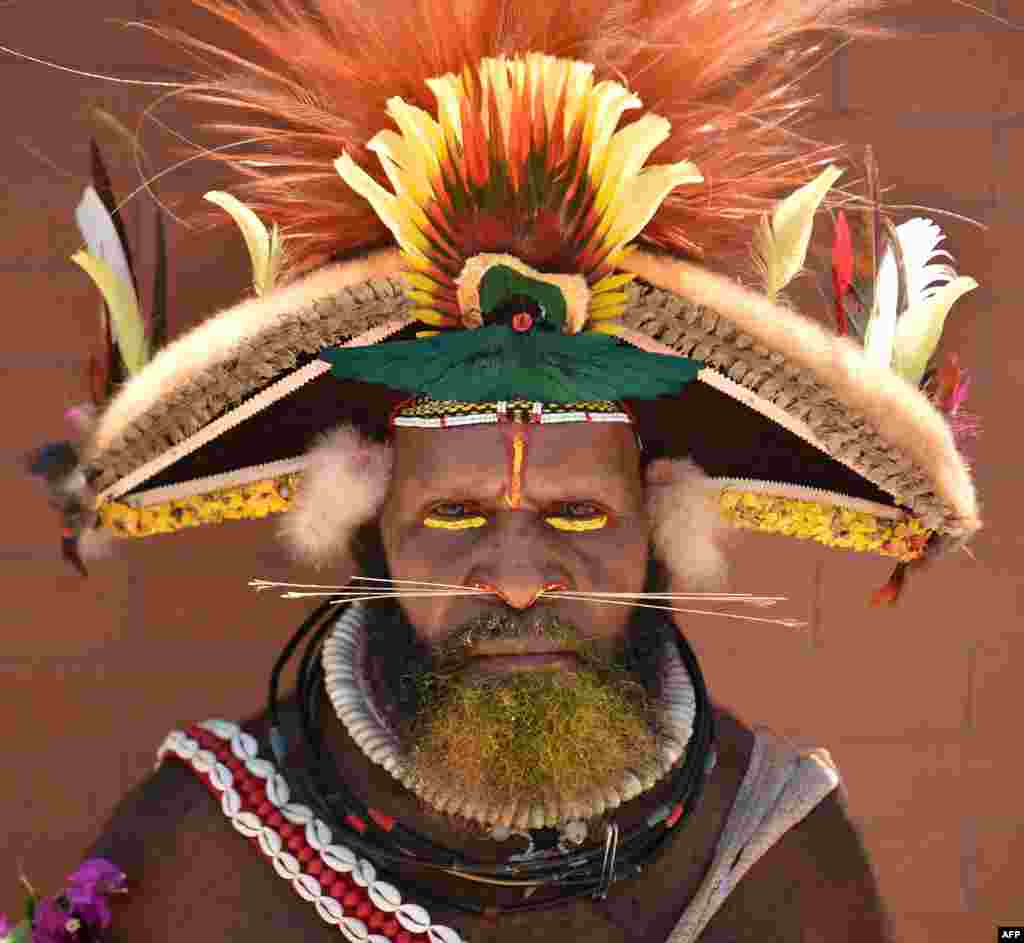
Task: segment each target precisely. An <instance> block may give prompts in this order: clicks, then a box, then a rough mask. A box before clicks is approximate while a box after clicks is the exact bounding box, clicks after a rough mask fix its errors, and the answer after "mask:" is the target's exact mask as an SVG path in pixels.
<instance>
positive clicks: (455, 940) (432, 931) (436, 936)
mask: <svg viewBox="0 0 1024 943" xmlns="http://www.w3.org/2000/svg"><path fill="white" fill-rule="evenodd" d="M427 939H429V940H430V943H463V941H462V937H461V936H459V935H458V934H457V933H456V932H455V931H454V930H453V929H452V928H451V927H442V926H439V925H437V924H435V925H434V926H432V927H427Z"/></svg>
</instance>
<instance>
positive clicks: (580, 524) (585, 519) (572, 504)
mask: <svg viewBox="0 0 1024 943" xmlns="http://www.w3.org/2000/svg"><path fill="white" fill-rule="evenodd" d="M545 520H546V521H547V522H548V524H549V525H550V526H551V527H554V528H555V529H556V530H566V531H587V530H600V529H601V528H602V527H605V526H606V525H607V524H608V514H607V513H606V512H605V511H604V510H602V509H601V508H600V507H598V506H597V505H596V504H591V503H590V502H589V501H568V502H566V503H565V504H562V505H560V506H559V508H558V513H557V514H553V515H549V516H548V517H546V518H545Z"/></svg>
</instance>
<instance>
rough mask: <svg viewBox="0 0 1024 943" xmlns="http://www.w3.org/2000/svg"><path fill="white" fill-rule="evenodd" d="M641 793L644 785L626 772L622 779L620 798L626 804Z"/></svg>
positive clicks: (632, 774)
mask: <svg viewBox="0 0 1024 943" xmlns="http://www.w3.org/2000/svg"><path fill="white" fill-rule="evenodd" d="M643 791H644V784H643V783H642V782H640V778H639V777H638V776H636V775H635V774H634V773H633V772H632V771H631V770H626V772H625V774H624V775H623V777H622V798H623V799H625V800H626V801H627V802H628V801H629V800H630V799H634V798H636V797H637V796H639V795H640V793H642V792H643Z"/></svg>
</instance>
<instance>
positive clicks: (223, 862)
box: [87, 715, 315, 943]
mask: <svg viewBox="0 0 1024 943" xmlns="http://www.w3.org/2000/svg"><path fill="white" fill-rule="evenodd" d="M240 726H241V727H242V729H243V730H245V731H247V732H249V733H252V734H253V735H254V736H257V737H258V738H260V739H262V734H263V733H264V732H265V727H266V725H265V723H264V719H263V715H256V716H254V717H252V718H250V719H249V720H246V721H243V722H242V723H241V724H240ZM87 854H88V856H89V857H103V858H107V859H109V860H110V861H112V862H113V863H114V864H116V865H117V866H118V867H119V868H121V870H122V871H124V872H125V874H126V875H127V878H128V891H129V892H128V894H126V895H124V896H123V897H119V898H117V899H116V900H115V901H114V908H113V926H112V928H111V930H110V931H109V933H108V934H107V935H106V937H105V939H106V940H107V941H110V943H135V941H137V940H149V941H152V943H161V941H163V940H170V939H172V938H173V939H181V938H182V937H183V936H184V935H186V934H187V935H192V936H194V935H195V932H196V931H197V930H202V931H203V934H204V935H203V936H202V938H204V939H205V938H206V935H207V934H208V935H209V938H210V939H234V938H235V937H236V936H237V937H238V938H241V937H242V935H243V933H244V934H245V936H246V938H251V939H259V938H260V937H261V935H263V932H264V931H268V930H271V929H272V928H273V924H274V922H275V921H278V920H281V919H282V918H283V919H287V920H290V921H292V922H295V921H296V920H297V921H298V922H301V921H302V919H303V916H304V914H303V912H302V908H301V907H298V906H296V905H301V904H302V903H303V902H302V901H301V900H299V899H298V898H297V897H296V895H295V894H294V891H292V890H291V888H290V887H289V886H288V884H287V883H286V882H284V881H282V880H281V879H280V878H279V877H278V876H277V874H276V872H275V871H274V869H273V867H271V866H270V865H269V862H267V861H266V860H265V858H264V857H263V855H262V854H261V853H260V852H259V849H258V848H254V847H253V846H252V844H251V843H250V842H249V841H246V840H245V839H244V838H243V837H242V836H241V835H240V834H239V833H238V832H237V831H236V830H235V829H234V828H233V827H232V825H231V823H230V821H229V820H228V818H227V817H226V816H225V814H224V812H223V810H222V809H221V805H220V803H219V802H218V801H217V800H216V798H215V797H214V796H213V795H211V793H210V792H209V791H208V789H207V787H206V785H205V784H204V783H203V781H202V780H201V779H200V778H199V776H198V775H196V773H195V771H194V770H192V769H191V768H190V767H189V766H188V765H186V764H185V763H183V762H181V761H180V760H178V759H176V758H173V757H171V756H168V757H166V758H165V759H164V762H163V763H162V764H161V765H160V766H159V768H158V769H156V770H155V771H154V772H153V773H152V774H151V775H149V776H148V777H146V779H144V780H143V781H142V782H140V783H139V784H138V785H137V786H135V787H134V788H133V789H132V790H131V791H129V792H128V793H127V794H126V795H125V796H124V797H123V798H122V799H121V801H120V802H119V803H118V804H117V806H116V807H115V809H114V812H113V814H112V815H111V817H110V819H109V820H108V822H107V824H106V826H105V827H104V829H103V831H102V833H101V835H100V836H99V838H98V839H97V840H96V841H95V842H94V843H93V845H92V846H91V847H90V849H89V851H88V853H87ZM306 909H311V908H309V907H308V905H306ZM295 911H298V913H296V912H295ZM308 916H311V917H315V914H311V915H308ZM310 929H312V928H310Z"/></svg>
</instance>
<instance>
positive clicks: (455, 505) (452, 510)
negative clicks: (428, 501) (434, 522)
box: [430, 501, 478, 518]
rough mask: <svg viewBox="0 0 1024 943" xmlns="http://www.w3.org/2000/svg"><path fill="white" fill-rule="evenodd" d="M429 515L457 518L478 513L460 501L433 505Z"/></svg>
mask: <svg viewBox="0 0 1024 943" xmlns="http://www.w3.org/2000/svg"><path fill="white" fill-rule="evenodd" d="M430 513H431V514H432V515H433V516H434V517H448V518H459V517H466V516H467V515H469V514H476V513H478V512H477V511H476V510H475V509H474V508H471V507H470V506H469V505H468V504H465V503H463V502H461V501H444V502H443V503H441V504H435V505H434V506H433V507H432V508H431V509H430Z"/></svg>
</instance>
